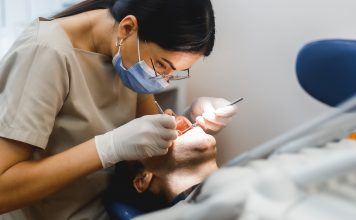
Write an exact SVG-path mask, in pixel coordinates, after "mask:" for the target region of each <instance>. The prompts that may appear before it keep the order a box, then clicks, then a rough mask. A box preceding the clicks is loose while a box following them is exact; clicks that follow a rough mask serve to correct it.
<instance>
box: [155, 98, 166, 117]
mask: <svg viewBox="0 0 356 220" xmlns="http://www.w3.org/2000/svg"><path fill="white" fill-rule="evenodd" d="M155 104H156V106H157V109H158V111H159V113H161V114H164V111H163V109H162V108H161V106H160V105H159V104H158V102H157V101H156V100H155Z"/></svg>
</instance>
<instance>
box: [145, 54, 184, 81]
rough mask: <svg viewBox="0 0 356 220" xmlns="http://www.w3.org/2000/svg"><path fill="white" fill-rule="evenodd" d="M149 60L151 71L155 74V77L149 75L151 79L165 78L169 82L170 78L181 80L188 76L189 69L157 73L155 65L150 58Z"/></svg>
mask: <svg viewBox="0 0 356 220" xmlns="http://www.w3.org/2000/svg"><path fill="white" fill-rule="evenodd" d="M150 60H151V64H152V67H153V71H154V72H155V75H156V76H155V77H151V79H165V80H166V81H167V82H169V81H170V80H182V79H187V78H189V77H190V70H189V69H187V70H176V71H174V73H173V74H171V75H169V74H166V73H162V74H159V73H157V71H156V68H155V65H154V64H153V61H152V59H151V58H150Z"/></svg>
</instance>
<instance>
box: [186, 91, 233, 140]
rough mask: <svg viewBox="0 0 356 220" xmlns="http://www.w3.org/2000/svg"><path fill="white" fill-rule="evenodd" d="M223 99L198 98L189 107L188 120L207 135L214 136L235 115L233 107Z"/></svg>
mask: <svg viewBox="0 0 356 220" xmlns="http://www.w3.org/2000/svg"><path fill="white" fill-rule="evenodd" d="M228 104H230V102H229V101H228V100H226V99H223V98H212V97H200V98H198V99H197V100H196V101H195V102H194V103H193V104H192V105H191V107H190V115H189V116H190V118H191V119H192V120H193V121H196V122H197V124H198V125H199V126H200V127H202V128H203V129H204V131H205V132H207V133H209V134H216V133H218V132H219V131H220V130H222V129H223V128H224V127H226V126H227V124H228V123H229V122H230V121H231V120H232V117H233V116H234V115H235V114H236V113H237V107H236V106H235V105H232V106H227V105H228Z"/></svg>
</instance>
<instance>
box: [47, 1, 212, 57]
mask: <svg viewBox="0 0 356 220" xmlns="http://www.w3.org/2000/svg"><path fill="white" fill-rule="evenodd" d="M96 9H109V11H110V13H111V15H112V16H113V17H114V19H115V20H116V21H117V22H120V21H121V20H122V19H123V18H124V17H126V16H128V15H134V16H135V17H136V18H137V20H138V26H139V29H138V36H139V38H140V39H141V40H146V41H147V42H153V43H156V44H158V45H159V46H160V47H162V48H164V49H166V50H171V51H183V52H199V53H202V54H204V55H205V56H209V55H210V53H211V52H212V50H213V47H214V41H215V18H214V11H213V7H212V5H211V2H210V0H86V1H83V2H81V3H78V4H76V5H74V6H72V7H70V8H68V9H67V10H65V11H63V12H60V13H59V14H57V15H55V16H54V17H53V18H61V17H67V16H71V15H75V14H79V13H82V12H86V11H91V10H96Z"/></svg>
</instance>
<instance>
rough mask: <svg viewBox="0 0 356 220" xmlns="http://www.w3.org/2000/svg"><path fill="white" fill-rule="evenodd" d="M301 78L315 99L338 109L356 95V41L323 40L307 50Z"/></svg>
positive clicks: (301, 57)
mask: <svg viewBox="0 0 356 220" xmlns="http://www.w3.org/2000/svg"><path fill="white" fill-rule="evenodd" d="M296 71H297V77H298V80H299V82H300V84H301V86H302V87H303V88H304V90H305V91H307V92H308V93H309V94H310V95H311V96H313V97H314V98H316V99H318V100H319V101H321V102H323V103H326V104H328V105H330V106H337V105H338V104H340V103H342V102H343V101H345V100H346V99H348V98H351V97H352V96H354V95H355V94H356V41H353V40H321V41H316V42H313V43H310V44H307V45H306V46H304V47H303V48H302V49H301V51H300V52H299V55H298V57H297V62H296Z"/></svg>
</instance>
